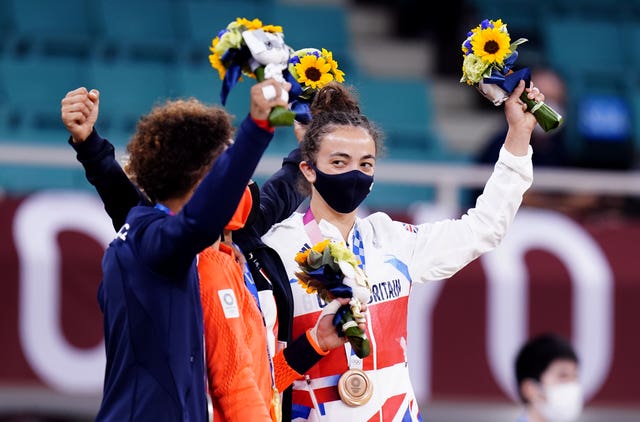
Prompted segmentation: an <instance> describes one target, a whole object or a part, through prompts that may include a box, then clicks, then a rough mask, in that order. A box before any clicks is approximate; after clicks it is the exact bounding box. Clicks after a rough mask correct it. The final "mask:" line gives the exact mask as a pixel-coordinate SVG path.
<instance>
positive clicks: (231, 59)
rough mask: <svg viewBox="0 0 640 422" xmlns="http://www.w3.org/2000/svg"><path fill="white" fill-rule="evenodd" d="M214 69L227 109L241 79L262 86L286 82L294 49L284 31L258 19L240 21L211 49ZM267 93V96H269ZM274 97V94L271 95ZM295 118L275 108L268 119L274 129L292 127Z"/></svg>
mask: <svg viewBox="0 0 640 422" xmlns="http://www.w3.org/2000/svg"><path fill="white" fill-rule="evenodd" d="M209 50H210V51H211V54H210V55H209V62H210V63H211V67H213V68H214V69H216V70H217V71H218V74H219V75H220V79H222V80H223V83H222V89H221V92H220V100H221V102H222V104H223V105H224V104H225V103H226V101H227V96H228V94H229V91H231V89H232V88H233V87H234V86H235V84H236V83H237V82H238V81H240V80H242V76H243V75H244V76H247V77H250V78H255V79H256V80H258V81H259V82H261V81H263V80H265V79H268V78H273V79H276V80H277V81H279V82H284V76H283V72H284V71H285V70H286V69H287V65H288V61H289V56H290V53H291V48H290V47H289V46H287V45H286V44H285V43H284V35H283V34H282V27H280V26H274V25H264V26H263V25H262V22H261V21H260V20H259V19H254V20H252V21H250V20H248V19H245V18H237V19H236V20H235V21H233V22H231V23H229V24H228V25H227V27H226V28H225V29H223V30H222V31H220V32H219V33H218V35H217V36H216V37H215V38H214V39H213V41H212V42H211V47H209ZM267 94H268V92H265V96H267ZM272 94H273V93H272ZM294 117H295V114H294V113H293V112H292V111H290V110H288V109H286V108H285V107H282V106H276V107H274V108H273V109H272V111H271V114H270V115H269V123H270V124H271V126H290V125H291V124H293V119H294Z"/></svg>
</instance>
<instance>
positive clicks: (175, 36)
mask: <svg viewBox="0 0 640 422" xmlns="http://www.w3.org/2000/svg"><path fill="white" fill-rule="evenodd" d="M96 7H97V13H98V16H99V17H100V18H101V19H100V33H99V36H100V38H101V43H100V50H101V54H102V56H103V57H105V58H108V59H115V60H118V59H121V58H122V59H127V60H141V61H152V62H164V63H171V62H174V61H175V60H177V59H179V58H180V54H181V47H182V46H181V44H180V41H181V35H180V32H179V13H180V4H179V3H178V2H175V1H172V0H135V1H129V0H96Z"/></svg>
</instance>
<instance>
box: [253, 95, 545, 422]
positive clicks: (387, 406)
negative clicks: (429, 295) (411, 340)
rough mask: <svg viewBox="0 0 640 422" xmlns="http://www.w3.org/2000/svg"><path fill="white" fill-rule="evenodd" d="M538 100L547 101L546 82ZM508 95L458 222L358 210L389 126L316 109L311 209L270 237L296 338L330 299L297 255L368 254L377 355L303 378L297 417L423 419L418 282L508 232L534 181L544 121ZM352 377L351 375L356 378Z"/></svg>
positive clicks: (444, 272)
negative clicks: (414, 317)
mask: <svg viewBox="0 0 640 422" xmlns="http://www.w3.org/2000/svg"><path fill="white" fill-rule="evenodd" d="M531 87H532V88H527V92H528V96H529V98H532V99H535V100H538V101H543V100H544V95H543V94H542V93H540V91H538V89H537V88H533V85H531ZM524 89H525V87H524V82H521V83H520V85H519V86H518V87H517V88H516V89H515V90H514V92H513V94H512V95H511V96H510V98H509V99H508V100H507V101H506V103H505V116H506V120H507V122H508V124H509V131H508V133H507V136H506V138H505V142H504V146H503V148H502V151H501V152H500V157H499V159H498V162H497V163H496V165H495V169H494V171H493V174H492V175H491V177H490V178H489V180H488V182H487V184H486V186H485V189H484V192H483V194H482V195H481V196H480V197H479V198H478V201H477V204H476V207H475V208H472V209H470V210H469V211H468V212H467V214H465V215H464V216H462V218H460V219H458V220H445V221H439V222H435V223H425V224H419V225H409V224H405V223H402V222H398V221H393V220H391V219H390V218H389V216H387V215H386V214H384V213H375V214H372V215H370V216H368V217H366V218H358V217H357V216H356V209H357V207H358V205H359V204H360V203H361V202H362V201H363V200H364V198H365V197H366V196H367V194H368V193H369V190H370V188H371V186H372V184H373V174H374V170H375V160H376V152H377V151H379V150H380V145H378V144H379V142H380V137H381V135H380V133H379V132H378V131H377V129H376V128H375V127H374V125H373V124H372V123H370V122H369V121H368V120H367V119H366V117H364V116H362V115H361V114H353V113H337V112H333V113H321V114H319V115H317V116H314V118H313V120H312V121H311V123H310V125H309V128H308V130H307V132H306V134H305V138H304V140H303V142H302V144H301V150H302V158H303V160H304V161H302V162H301V163H300V169H301V171H302V173H303V176H304V177H305V179H306V180H307V181H308V183H309V184H310V185H311V199H310V203H309V205H310V206H309V209H307V210H306V212H302V213H295V214H293V215H292V216H291V217H289V218H288V219H286V220H284V221H283V222H282V223H280V224H276V225H275V226H273V227H272V228H271V230H270V231H269V232H268V233H267V234H265V235H264V236H263V240H264V242H265V243H266V244H267V245H269V246H271V247H272V248H274V249H275V250H276V251H277V252H278V253H279V255H280V257H281V258H282V260H283V262H284V264H285V267H286V269H287V272H288V274H289V279H290V281H291V288H292V291H293V298H294V321H293V330H294V333H293V334H294V337H297V336H298V335H300V334H301V333H304V332H305V330H307V329H308V328H310V327H313V325H314V324H315V321H316V320H317V318H318V314H319V313H320V311H321V309H322V308H323V307H324V306H325V305H326V304H325V303H324V302H323V301H322V300H321V299H319V298H318V296H317V295H312V294H308V293H306V291H305V289H303V288H302V287H301V286H299V285H298V284H297V283H296V276H295V274H294V273H295V271H296V270H298V267H297V264H296V263H295V261H294V256H295V255H296V253H297V252H299V251H301V250H302V249H305V248H308V247H309V246H312V245H314V244H315V243H317V242H319V241H320V240H322V239H324V238H330V239H335V240H342V241H345V242H346V243H347V244H348V245H349V247H352V248H353V250H354V252H355V253H356V254H357V255H358V256H359V257H360V259H361V261H362V263H363V267H364V270H365V272H366V273H367V275H368V278H369V282H370V284H371V286H372V289H371V291H372V293H371V299H370V301H369V303H368V306H367V335H368V338H369V340H370V342H371V353H370V354H369V356H367V357H366V358H364V359H360V358H358V357H357V356H356V355H355V354H354V353H352V352H351V350H350V347H349V343H346V345H345V348H337V349H334V350H333V351H331V352H329V354H328V356H326V357H325V358H324V359H322V360H321V361H320V362H319V363H318V364H316V365H315V366H314V367H313V368H311V370H310V371H309V372H308V373H307V374H306V375H305V378H304V379H300V380H298V381H296V382H295V384H294V387H293V388H294V391H293V412H292V415H293V416H292V419H293V420H299V421H303V420H309V421H327V420H331V421H408V420H410V421H419V420H421V416H420V411H419V408H418V403H417V402H416V399H415V395H414V392H413V388H412V386H411V382H410V379H409V371H408V368H407V341H408V339H407V305H408V301H409V293H410V290H411V285H412V282H414V281H416V282H424V281H429V280H439V279H443V278H448V277H451V276H452V275H453V274H455V273H456V272H457V271H459V270H460V269H461V268H463V267H464V266H465V265H467V264H468V263H469V262H471V261H472V260H474V259H475V258H477V257H478V256H480V255H481V254H483V253H485V252H488V251H490V250H492V249H494V248H495V247H496V246H498V244H499V243H500V241H501V239H502V238H503V237H504V235H505V233H506V232H507V229H508V228H509V226H510V224H511V222H512V221H513V218H514V216H515V214H516V211H517V210H518V207H519V206H520V203H521V201H522V196H523V194H524V192H525V191H526V190H527V189H528V188H529V186H530V185H531V183H532V165H531V155H532V150H531V147H530V146H529V141H530V137H531V132H532V131H533V128H534V126H535V125H536V120H535V118H534V116H533V115H532V114H531V113H528V112H525V111H523V110H524V108H523V104H522V102H521V101H520V99H519V96H520V94H521V93H522V92H523V90H524ZM350 375H351V377H350Z"/></svg>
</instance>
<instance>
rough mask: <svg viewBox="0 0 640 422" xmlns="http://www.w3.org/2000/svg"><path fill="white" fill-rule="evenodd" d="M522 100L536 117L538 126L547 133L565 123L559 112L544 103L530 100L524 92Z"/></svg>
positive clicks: (521, 96)
mask: <svg viewBox="0 0 640 422" xmlns="http://www.w3.org/2000/svg"><path fill="white" fill-rule="evenodd" d="M520 99H521V100H522V101H523V102H524V103H525V104H526V105H527V110H528V111H530V112H532V113H533V115H534V116H536V120H537V121H538V124H539V125H540V127H541V128H542V129H543V130H544V131H545V132H549V131H551V130H553V129H555V128H557V127H559V126H560V125H562V123H563V122H564V119H563V118H562V116H561V115H560V114H558V112H557V111H555V110H554V109H553V108H551V107H549V106H548V105H547V104H545V103H544V102H543V101H540V102H538V101H535V100H532V99H530V98H529V97H527V93H526V92H523V93H522V95H520Z"/></svg>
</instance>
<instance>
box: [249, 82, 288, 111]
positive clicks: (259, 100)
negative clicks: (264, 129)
mask: <svg viewBox="0 0 640 422" xmlns="http://www.w3.org/2000/svg"><path fill="white" fill-rule="evenodd" d="M290 89H291V84H290V83H289V82H283V83H280V82H278V81H276V80H274V79H266V80H264V81H263V82H259V83H256V84H254V85H253V86H252V87H251V108H250V112H251V117H252V118H253V119H254V120H258V121H265V120H268V119H269V113H270V112H271V109H272V108H273V107H275V106H283V107H285V108H287V107H288V105H289V104H288V102H287V99H288V95H283V91H286V92H288V91H289V90H290Z"/></svg>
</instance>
